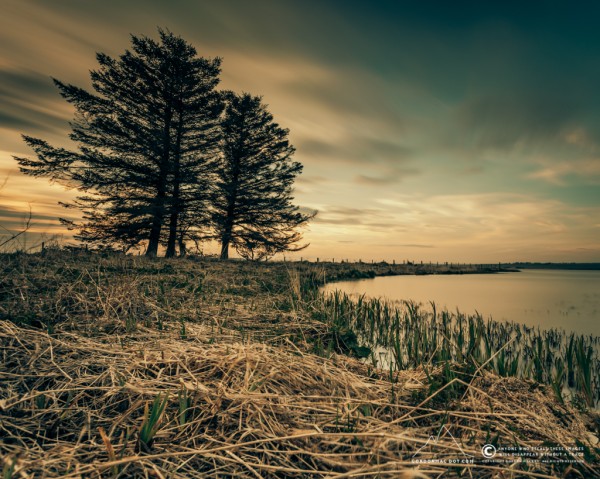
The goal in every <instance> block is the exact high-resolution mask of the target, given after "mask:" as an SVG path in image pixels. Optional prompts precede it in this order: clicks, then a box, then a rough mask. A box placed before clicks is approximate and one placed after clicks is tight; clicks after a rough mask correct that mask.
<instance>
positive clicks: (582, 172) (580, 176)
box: [527, 158, 600, 186]
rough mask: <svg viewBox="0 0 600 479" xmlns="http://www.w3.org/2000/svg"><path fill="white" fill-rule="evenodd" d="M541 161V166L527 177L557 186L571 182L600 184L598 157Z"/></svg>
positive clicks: (599, 159)
mask: <svg viewBox="0 0 600 479" xmlns="http://www.w3.org/2000/svg"><path fill="white" fill-rule="evenodd" d="M541 163H542V165H541V167H540V168H539V169H537V170H536V171H534V172H532V173H529V174H528V175H527V178H530V179H534V180H542V181H545V182H547V183H550V184H553V185H557V186H566V185H568V184H569V183H573V182H575V183H578V184H589V185H600V158H589V159H582V160H573V161H559V162H557V163H551V162H548V161H545V162H541Z"/></svg>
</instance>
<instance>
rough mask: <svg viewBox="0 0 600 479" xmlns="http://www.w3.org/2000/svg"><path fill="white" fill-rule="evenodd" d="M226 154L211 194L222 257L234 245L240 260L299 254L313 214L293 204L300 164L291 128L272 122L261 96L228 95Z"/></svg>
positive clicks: (225, 128)
mask: <svg viewBox="0 0 600 479" xmlns="http://www.w3.org/2000/svg"><path fill="white" fill-rule="evenodd" d="M224 101H225V113H224V115H223V120H222V131H223V135H222V156H221V166H220V168H219V169H218V172H217V175H218V181H217V183H216V191H215V194H214V196H213V208H214V213H213V221H214V224H215V228H216V237H217V239H218V241H219V242H220V244H221V258H222V259H226V258H228V257H229V247H230V246H232V247H233V248H235V250H236V251H237V252H238V254H240V255H241V256H242V257H244V258H247V259H255V260H256V259H262V258H265V257H269V256H272V255H274V254H276V253H279V252H283V251H298V250H300V249H302V248H305V247H306V246H308V245H298V242H299V241H300V240H301V238H302V236H301V234H300V233H299V232H298V231H297V229H298V227H300V226H302V225H305V224H306V223H307V221H308V220H309V219H310V218H312V217H313V216H314V213H313V214H304V213H301V212H300V211H299V208H298V207H297V206H294V205H293V204H292V200H293V197H292V185H293V182H294V179H295V177H296V176H297V175H299V174H300V173H301V171H302V165H301V164H300V163H298V162H295V161H292V159H291V157H292V155H293V153H294V147H293V146H291V145H290V144H289V142H288V130H286V129H283V128H281V127H280V126H279V125H278V124H277V123H275V122H274V121H273V116H272V115H271V114H270V113H269V112H268V111H267V109H266V107H265V106H264V105H263V104H262V101H261V98H260V97H254V96H251V95H249V94H242V95H236V94H235V93H231V92H226V93H224Z"/></svg>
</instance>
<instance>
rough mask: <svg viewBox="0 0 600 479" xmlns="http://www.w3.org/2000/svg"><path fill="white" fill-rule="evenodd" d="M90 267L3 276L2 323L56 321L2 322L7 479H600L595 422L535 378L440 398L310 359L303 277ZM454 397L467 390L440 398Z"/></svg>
mask: <svg viewBox="0 0 600 479" xmlns="http://www.w3.org/2000/svg"><path fill="white" fill-rule="evenodd" d="M27 261H29V259H28V260H27ZM86 261H88V260H85V261H83V260H82V261H80V262H79V263H72V264H70V265H69V268H67V269H66V270H65V271H66V272H63V273H56V268H55V267H56V264H55V263H54V264H53V263H50V262H47V263H46V264H45V265H43V266H38V267H34V265H33V264H31V263H26V264H25V265H23V264H22V263H19V265H20V266H19V267H20V268H21V269H18V270H15V269H13V270H11V271H13V273H12V274H11V275H10V277H7V276H5V277H4V279H3V280H1V281H3V283H2V284H4V285H5V288H4V289H3V290H0V299H1V300H2V301H1V302H0V306H1V307H2V308H4V309H0V313H2V311H4V314H5V315H7V314H8V313H6V311H8V310H9V309H10V308H12V309H10V310H11V311H27V312H31V311H33V312H34V313H35V314H34V315H33V316H34V317H35V318H38V315H40V314H55V315H57V316H56V317H60V318H61V319H60V321H59V322H56V323H55V324H53V327H52V328H51V329H52V331H51V332H50V334H49V333H48V332H47V331H45V330H44V329H33V328H30V327H20V326H18V325H16V324H15V323H14V322H11V321H6V320H3V321H0V354H1V357H2V364H1V366H0V381H1V383H0V384H1V385H0V455H1V457H2V461H3V467H4V479H8V478H19V477H20V478H33V477H36V478H37V477H68V478H79V477H136V478H137V477H139V478H149V477H154V478H195V477H198V478H200V477H202V478H204V477H208V478H229V477H240V478H246V477H254V478H259V477H298V478H310V477H314V478H317V477H319V478H320V477H326V478H357V477H380V478H398V477H400V478H402V477H406V478H409V477H415V478H418V477H427V478H436V477H476V478H496V477H497V478H517V477H563V476H564V477H567V476H568V477H598V476H599V475H600V468H599V467H598V466H597V465H596V461H597V456H596V455H595V452H594V444H593V442H594V441H595V437H594V436H593V435H591V433H590V428H591V427H592V426H591V425H590V423H589V422H590V418H589V417H588V416H587V415H584V414H582V413H580V412H578V411H576V410H574V409H572V408H571V407H569V406H561V405H559V404H557V403H556V402H555V401H554V400H553V399H552V395H551V394H549V392H548V390H547V389H544V388H542V387H540V386H538V385H537V384H535V383H533V382H531V381H521V380H517V379H507V378H498V377H496V376H494V375H492V374H491V373H487V372H483V371H482V372H480V374H479V375H478V376H476V377H475V378H472V381H471V382H467V381H465V382H464V383H462V384H461V383H460V382H461V380H459V379H457V380H455V384H454V385H451V384H446V385H444V386H442V387H441V388H439V389H436V390H431V387H430V386H431V384H432V379H435V377H437V375H441V371H435V370H434V371H428V372H427V373H426V372H425V371H423V370H422V369H417V370H409V371H401V372H397V373H395V374H393V375H391V376H390V375H389V374H388V373H386V372H385V371H380V370H375V371H374V370H372V368H369V367H368V366H366V365H365V364H364V363H361V362H360V361H358V360H356V359H353V358H350V357H347V356H343V355H336V354H330V355H328V357H320V356H317V355H314V354H310V353H309V352H308V351H309V349H310V347H309V343H308V340H309V339H310V337H309V336H310V335H315V334H316V335H318V334H323V331H322V328H323V325H322V324H320V323H318V322H317V321H315V320H312V319H310V318H309V317H306V314H305V313H304V311H303V310H302V308H301V307H300V305H299V304H297V302H296V301H297V299H298V295H299V288H300V286H299V283H298V282H297V281H295V280H294V281H292V282H291V283H290V282H288V283H287V284H286V285H282V280H283V279H284V278H285V277H288V279H289V276H290V273H289V269H288V266H282V267H281V268H280V266H277V265H270V266H256V265H247V264H244V263H240V264H237V265H223V264H222V263H214V264H212V265H211V264H200V265H198V264H193V263H192V262H189V263H187V262H185V263H184V262H181V263H180V264H177V263H175V267H174V269H173V270H169V271H163V269H164V268H163V266H162V264H161V263H150V262H144V261H142V262H140V263H136V264H133V263H132V262H131V261H129V260H128V261H125V260H119V261H123V262H124V263H123V264H121V265H120V266H119V267H118V268H117V266H116V265H115V264H114V263H111V264H105V265H104V267H105V269H104V270H103V273H102V274H95V275H94V272H93V271H94V270H93V265H92V264H91V263H87V262H86ZM90 261H92V260H90ZM109 266H110V267H111V268H115V270H114V271H113V273H112V276H110V280H109V281H107V276H106V274H107V273H106V271H108V269H110V268H108V267H109ZM44 268H45V269H44ZM106 268H108V269H106ZM143 268H146V270H144V269H143ZM252 268H255V269H252ZM256 268H259V269H256ZM260 268H262V269H260ZM278 268H280V269H278ZM5 271H7V269H6V268H5ZM14 271H17V272H14ZM257 271H259V272H260V273H261V274H260V275H259V276H256V272H257ZM21 272H22V274H21ZM17 273H18V274H17ZM61 274H62V275H63V277H69V278H70V281H65V280H64V279H63V280H62V281H61V279H60V275H61ZM301 274H305V272H301ZM186 275H187V276H186ZM184 276H185V277H184ZM291 276H292V279H294V278H293V277H294V274H292V275H291ZM90 277H91V278H95V279H94V280H93V281H92V280H90V279H89V278H90ZM191 277H194V278H196V279H195V280H194V281H191V280H190V278H191ZM252 277H254V278H257V279H255V280H250V278H252ZM43 278H45V279H46V282H44V281H42V279H43ZM9 283H10V284H11V285H12V289H10V290H9V289H8V288H6V284H9ZM161 284H162V287H161V286H160V285H161ZM199 284H201V285H202V287H201V288H200V290H197V288H198V285H199ZM175 286H177V287H175ZM35 288H45V289H43V291H45V292H46V293H47V296H48V297H49V298H52V301H45V302H42V301H41V300H40V293H39V291H38V292H36V290H35ZM161 288H162V293H161ZM191 288H194V292H193V296H192V298H193V300H191V299H190V298H189V296H190V294H192V293H190V291H192V289H191ZM294 290H296V291H294ZM161 294H162V295H163V296H162V297H161V296H160V295H161ZM19 296H21V297H23V298H25V299H26V300H33V299H36V298H37V300H38V302H37V303H35V304H33V305H32V304H29V305H24V304H20V303H19V302H18V297H19ZM69 298H72V300H71V301H70V302H69V301H68V300H69ZM182 315H184V316H185V318H186V319H185V322H183V323H182V322H181V321H180V318H181V316H182ZM132 317H134V319H135V321H133V322H132V323H131V324H130V325H129V327H128V326H127V324H128V321H131V318H132ZM159 321H160V325H161V328H160V329H159V328H158V327H157V326H158V324H159ZM182 325H183V326H184V327H185V334H182V330H181V327H182ZM182 336H184V337H185V339H182ZM451 386H460V388H461V391H462V396H461V398H460V399H458V400H452V402H450V403H445V402H444V400H441V399H440V398H442V397H444V395H443V392H444V390H445V389H444V388H448V387H451ZM157 398H159V400H165V398H166V405H165V409H164V412H163V413H161V414H157V417H156V418H155V428H154V429H153V430H155V431H156V434H155V435H154V437H153V438H152V440H151V441H148V442H147V443H141V442H140V428H141V426H142V424H143V423H144V422H145V421H146V422H147V421H148V418H149V415H150V410H151V408H149V407H148V406H150V405H151V404H152V403H153V402H154V401H155V400H156V399H157ZM432 437H433V440H432V439H431V438H432ZM489 442H495V443H497V444H499V445H513V444H519V445H520V446H521V447H526V446H527V447H539V446H542V445H555V446H561V445H562V446H565V447H572V446H575V445H577V444H581V445H582V446H585V447H586V448H587V449H586V450H587V453H588V454H589V457H587V458H586V460H585V461H583V462H582V463H579V464H573V465H571V466H569V465H565V464H546V463H538V464H531V463H530V464H525V463H519V462H515V463H511V464H506V465H503V464H498V463H490V462H487V463H486V462H485V461H484V460H483V457H482V455H481V447H482V445H483V444H485V443H489ZM471 457H472V459H473V462H472V463H463V464H453V463H451V462H450V461H453V460H470V459H471ZM416 459H418V460H420V461H421V462H415V460H416ZM442 459H443V460H446V461H448V462H445V463H442V462H441V460H442ZM427 461H432V462H427Z"/></svg>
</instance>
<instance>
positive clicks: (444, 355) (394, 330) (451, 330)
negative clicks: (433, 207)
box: [315, 291, 600, 408]
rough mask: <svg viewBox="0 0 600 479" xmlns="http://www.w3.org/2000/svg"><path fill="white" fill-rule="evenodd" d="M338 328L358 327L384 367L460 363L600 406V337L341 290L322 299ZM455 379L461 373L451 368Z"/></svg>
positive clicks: (320, 311) (318, 306)
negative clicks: (532, 383)
mask: <svg viewBox="0 0 600 479" xmlns="http://www.w3.org/2000/svg"><path fill="white" fill-rule="evenodd" d="M315 311H316V314H317V315H318V316H320V317H323V318H328V320H329V321H330V322H331V324H332V327H333V328H335V329H338V330H341V329H348V330H352V331H355V332H356V334H357V335H358V337H359V339H360V342H361V343H363V344H364V345H366V346H368V347H369V348H370V350H371V353H370V361H371V363H372V364H373V365H374V366H376V367H383V368H392V369H393V370H402V369H406V368H414V367H416V366H418V365H439V364H446V363H460V364H463V365H466V367H467V370H468V371H471V372H472V371H475V370H477V369H478V368H480V367H483V368H486V369H488V370H490V371H494V372H495V373H496V374H498V375H500V376H504V377H507V376H515V377H519V378H526V379H534V380H535V381H537V382H539V383H543V384H548V385H551V386H552V389H553V391H554V394H555V396H556V399H557V400H558V401H559V402H561V403H563V402H564V401H565V400H567V399H568V400H570V401H571V402H574V403H576V404H577V405H579V406H580V407H588V408H595V407H596V406H597V404H598V401H599V400H600V342H599V341H600V338H598V337H595V336H585V335H577V334H575V333H567V332H565V331H564V330H559V329H549V330H542V329H539V328H531V327H528V326H525V325H523V324H519V323H515V322H510V323H509V322H496V321H493V320H492V319H487V320H485V319H483V317H482V316H481V315H480V314H476V315H464V314H462V313H460V312H458V311H457V312H454V313H453V312H449V311H447V310H444V311H438V310H437V309H436V306H435V304H434V303H431V304H429V307H428V308H427V307H425V308H424V307H423V306H422V305H420V304H416V303H414V302H411V301H404V302H395V303H394V302H389V301H386V300H382V299H378V298H366V297H364V296H358V297H351V296H349V295H347V294H346V293H342V292H340V291H335V292H334V293H332V294H331V295H327V296H325V295H322V296H320V298H319V301H318V302H316V303H315ZM448 374H449V378H448V380H451V379H452V378H453V377H454V375H453V374H452V373H451V372H448Z"/></svg>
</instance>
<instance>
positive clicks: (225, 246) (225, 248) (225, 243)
mask: <svg viewBox="0 0 600 479" xmlns="http://www.w3.org/2000/svg"><path fill="white" fill-rule="evenodd" d="M230 237H231V235H229V236H225V235H223V238H221V259H229V241H230Z"/></svg>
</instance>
